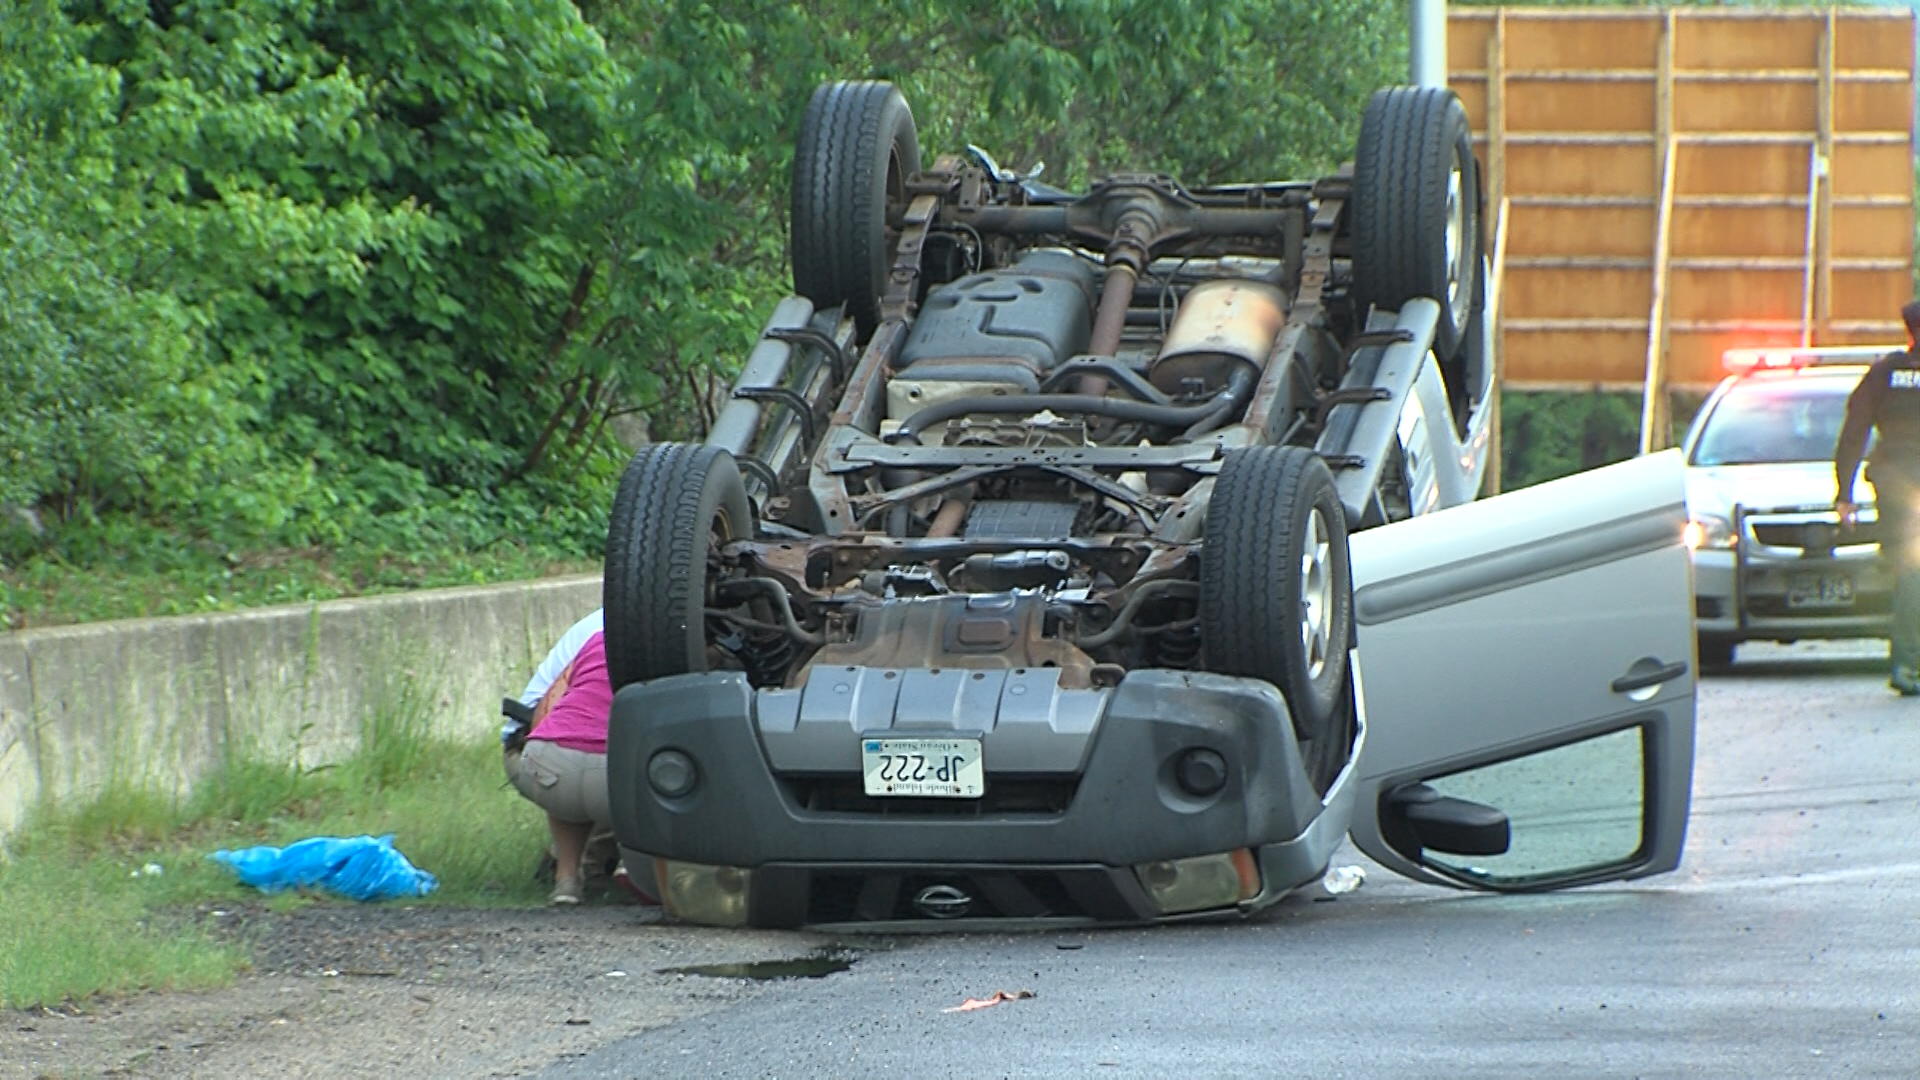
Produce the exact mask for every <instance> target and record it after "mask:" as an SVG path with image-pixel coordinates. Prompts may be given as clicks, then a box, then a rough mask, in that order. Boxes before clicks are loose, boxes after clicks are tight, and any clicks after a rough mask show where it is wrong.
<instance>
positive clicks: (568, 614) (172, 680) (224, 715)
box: [0, 576, 600, 839]
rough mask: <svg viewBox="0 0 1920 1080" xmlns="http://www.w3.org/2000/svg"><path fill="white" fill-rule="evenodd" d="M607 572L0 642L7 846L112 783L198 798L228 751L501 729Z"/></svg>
mask: <svg viewBox="0 0 1920 1080" xmlns="http://www.w3.org/2000/svg"><path fill="white" fill-rule="evenodd" d="M599 604H600V579H599V577H598V576H590V577H569V578H554V579H548V580H543V581H533V582H517V583H514V584H509V585H486V586H477V587H473V588H461V589H434V590H427V591H422V592H413V593H401V594H397V595H393V596H376V597H368V598H364V599H354V600H330V601H326V602H324V603H318V604H299V605H288V606H282V607H272V608H258V609H253V610H249V611H240V612H233V613H231V614H219V615H187V616H180V617H176V618H166V619H131V620H125V621H120V622H106V623H90V624H87V625H83V626H64V627H55V628H51V629H46V630H24V631H19V632H16V633H11V634H0V839H4V838H5V837H6V836H7V835H8V834H9V833H11V832H12V831H13V830H14V829H16V828H18V827H19V825H20V823H21V822H22V821H24V820H25V819H26V817H27V815H28V814H29V813H30V812H31V811H32V810H33V809H34V808H35V807H37V806H43V805H48V804H53V805H61V804H73V803H77V802H81V801H84V800H85V799H87V798H89V797H91V796H93V795H97V794H98V793H99V792H101V791H102V790H104V789H105V788H107V787H108V786H109V785H113V784H129V785H134V786H140V787H146V788H150V789H153V790H157V791H162V792H169V793H174V794H184V793H186V792H188V791H190V790H191V789H192V787H193V785H194V783H195V782H196V781H197V780H199V779H201V778H202V777H205V776H208V775H210V774H212V773H213V772H214V771H215V770H216V769H217V768H218V767H219V766H220V764H221V763H222V762H223V761H224V760H227V758H228V756H229V755H237V756H240V757H254V758H263V759H266V760H279V761H289V762H292V761H297V762H298V763H300V764H301V765H303V766H307V767H312V766H315V765H321V764H326V763H329V762H334V761H338V760H340V759H342V758H344V757H346V756H347V755H349V754H351V753H352V751H353V750H354V748H355V747H357V746H358V745H359V742H360V738H361V734H362V732H363V730H364V729H365V725H366V723H367V722H368V720H369V719H371V718H372V717H374V716H377V715H380V714H381V711H382V710H386V711H387V712H389V713H391V712H392V711H394V710H402V709H404V710H409V711H415V712H416V714H421V715H424V716H425V717H426V718H427V719H428V722H429V723H430V724H431V725H432V728H433V730H434V731H435V732H436V733H438V734H443V735H448V736H453V737H459V738H467V737H471V738H474V739H486V738H491V737H493V734H494V733H495V732H496V731H497V730H498V720H499V708H500V698H501V697H502V696H503V695H506V694H514V693H518V692H519V690H520V688H521V687H522V686H524V685H525V683H526V678H527V676H528V674H529V673H530V672H531V671H532V670H533V667H534V665H535V664H537V663H539V661H540V658H541V657H543V656H545V655H546V652H547V650H548V649H549V648H551V647H552V644H553V642H554V641H555V639H557V638H558V637H559V636H560V634H561V632H562V631H564V630H565V629H566V628H567V627H568V626H570V625H572V623H573V622H574V620H576V619H578V618H580V617H581V616H582V615H585V614H586V613H587V612H589V611H591V610H593V609H594V608H596V607H598V606H599Z"/></svg>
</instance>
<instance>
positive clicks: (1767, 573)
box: [1684, 346, 1896, 667]
mask: <svg viewBox="0 0 1920 1080" xmlns="http://www.w3.org/2000/svg"><path fill="white" fill-rule="evenodd" d="M1894 348H1896V346H1845V347H1827V348H1807V349H1791V348H1775V349H1732V350H1729V351H1728V352H1727V353H1726V354H1725V355H1724V356H1723V363H1724V365H1725V367H1726V369H1727V371H1728V372H1729V375H1728V377H1727V378H1726V379H1725V380H1724V381H1722V382H1721V383H1720V385H1719V386H1718V387H1716V388H1715V389H1714V391H1713V394H1712V395H1711V396H1710V397H1708V398H1707V401H1706V404H1705V405H1704V406H1702V407H1701V409H1700V412H1699V415H1698V416H1696V417H1695V418H1694V421H1693V426H1692V427H1691V429H1689V430H1688V432H1687V439H1686V445H1685V448H1684V449H1685V453H1686V462H1687V513H1688V518H1689V519H1690V520H1689V521H1688V524H1687V530H1686V542H1687V546H1688V547H1689V548H1691V549H1692V551H1693V572H1694V611H1695V629H1696V632H1697V634H1698V636H1699V650H1700V655H1699V659H1700V663H1701V664H1702V665H1703V666H1705V667H1714V666H1719V665H1725V664H1728V663H1731V662H1732V660H1733V649H1734V646H1735V645H1736V644H1738V643H1739V642H1742V641H1795V640H1798V639H1801V638H1847V637H1885V636H1886V635H1887V632H1888V620H1889V617H1890V614H1891V612H1892V608H1893V584H1894V582H1893V575H1892V573H1891V572H1890V571H1889V569H1888V568H1887V567H1886V566H1885V565H1884V564H1883V563H1882V562H1881V560H1880V547H1879V544H1878V543H1876V542H1875V540H1874V537H1875V532H1876V529H1877V524H1878V519H1877V517H1876V515H1875V514H1874V511H1873V505H1872V503H1873V489H1872V487H1871V485H1869V484H1868V483H1867V482H1866V481H1865V480H1864V479H1862V480H1860V481H1859V482H1858V483H1857V484H1856V485H1855V488H1854V491H1855V496H1856V501H1857V502H1859V503H1860V505H1861V511H1860V514H1859V520H1858V522H1857V523H1854V524H1850V525H1842V524H1841V522H1840V521H1839V519H1838V518H1837V516H1836V515H1835V513H1834V506H1833V503H1834V494H1835V492H1834V476H1833V451H1834V444H1835V442H1837V441H1838V439H1839V435H1840V428H1841V425H1842V424H1843V423H1844V421H1845V419H1846V410H1847V397H1848V395H1849V394H1851V393H1852V392H1853V388H1854V386H1855V385H1856V384H1857V383H1859V381H1860V377H1861V376H1862V375H1864V374H1865V373H1866V370H1867V366H1868V365H1869V364H1871V363H1873V361H1875V360H1877V359H1879V358H1880V357H1881V356H1884V355H1886V354H1887V353H1888V352H1890V351H1892V350H1893V349H1894Z"/></svg>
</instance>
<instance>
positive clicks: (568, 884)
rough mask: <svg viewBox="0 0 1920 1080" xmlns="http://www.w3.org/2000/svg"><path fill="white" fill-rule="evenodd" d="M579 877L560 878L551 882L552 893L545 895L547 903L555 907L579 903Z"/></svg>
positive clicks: (571, 905)
mask: <svg viewBox="0 0 1920 1080" xmlns="http://www.w3.org/2000/svg"><path fill="white" fill-rule="evenodd" d="M580 893H581V888H580V879H579V878H561V879H560V880H559V881H556V882H554V883H553V895H551V896H549V897H547V903H549V904H552V905H554V906H555V907H573V906H575V905H577V904H579V903H580Z"/></svg>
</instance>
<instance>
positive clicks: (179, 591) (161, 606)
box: [0, 523, 600, 630]
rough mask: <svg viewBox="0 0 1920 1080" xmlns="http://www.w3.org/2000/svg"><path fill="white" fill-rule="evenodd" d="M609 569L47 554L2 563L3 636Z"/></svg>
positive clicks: (539, 558)
mask: <svg viewBox="0 0 1920 1080" xmlns="http://www.w3.org/2000/svg"><path fill="white" fill-rule="evenodd" d="M0 524H4V523H0ZM599 569H600V562H599V561H598V560H597V559H591V558H586V557H582V556H580V555H577V554H572V553H568V552H563V551H558V550H552V549H545V548H534V547H520V546H518V545H512V544H496V545H494V546H492V547H489V548H486V549H484V550H480V551H472V550H460V549H451V548H450V549H446V550H431V551H422V552H409V553H394V552H391V551H360V550H329V549H323V548H298V549H279V550H268V551H248V552H239V551H230V550H226V549H223V548H219V547H217V546H214V545H204V544H200V545H196V544H194V543H191V542H185V541H181V542H170V543H165V544H161V543H151V544H149V543H140V544H129V545H127V546H116V547H114V548H113V550H110V551H91V550H89V551H73V552H69V553H66V554H64V555H63V554H62V553H60V552H58V551H54V550H47V551H42V552H38V553H35V554H33V555H30V556H28V557H26V558H24V559H20V560H18V561H8V560H6V559H4V558H0V630H25V629H28V628H30V627H36V626H60V625H65V624H70V623H80V622H97V621H100V620H103V619H130V618H143V617H147V616H154V615H191V614H195V613H199V612H207V611H233V610H236V609H239V608H248V607H261V606H263V605H267V604H287V603H299V602H304V601H313V600H333V599H337V598H340V597H344V596H374V595H378V594H381V593H392V592H404V591H407V590H410V589H431V588H440V587H443V586H451V585H486V584H491V583H493V582H500V581H524V580H528V579H532V578H541V577H553V576H556V575H560V574H579V573H592V572H594V571H597V570H599Z"/></svg>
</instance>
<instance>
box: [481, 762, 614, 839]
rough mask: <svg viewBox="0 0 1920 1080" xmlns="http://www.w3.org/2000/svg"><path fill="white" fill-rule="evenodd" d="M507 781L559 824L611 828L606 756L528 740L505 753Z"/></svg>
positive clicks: (601, 828) (611, 816)
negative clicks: (515, 751) (569, 823)
mask: <svg viewBox="0 0 1920 1080" xmlns="http://www.w3.org/2000/svg"><path fill="white" fill-rule="evenodd" d="M505 764H506V768H507V780H508V782H510V783H511V784H513V788H514V790H515V791H518V792H519V793H520V794H521V795H524V796H526V798H527V800H528V801H529V802H531V803H533V804H534V805H536V806H538V807H540V808H541V809H542V810H545V811H546V812H547V813H549V814H551V815H553V817H555V818H556V819H558V820H560V821H570V822H575V823H583V822H590V823H592V824H593V825H594V826H596V827H597V828H598V829H600V830H607V829H611V828H612V827H613V814H612V813H611V812H610V811H609V810H608V808H607V755H605V754H590V753H587V752H586V751H584V750H569V749H567V748H566V747H564V746H560V745H558V744H557V743H553V742H550V741H548V740H546V739H528V740H527V744H526V746H525V747H524V748H523V749H522V750H521V751H520V752H519V753H514V752H512V751H508V752H507V755H506V759H505Z"/></svg>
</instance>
